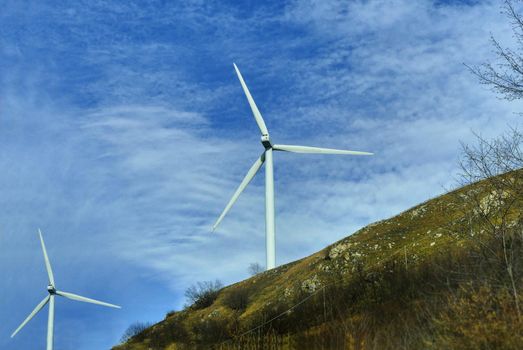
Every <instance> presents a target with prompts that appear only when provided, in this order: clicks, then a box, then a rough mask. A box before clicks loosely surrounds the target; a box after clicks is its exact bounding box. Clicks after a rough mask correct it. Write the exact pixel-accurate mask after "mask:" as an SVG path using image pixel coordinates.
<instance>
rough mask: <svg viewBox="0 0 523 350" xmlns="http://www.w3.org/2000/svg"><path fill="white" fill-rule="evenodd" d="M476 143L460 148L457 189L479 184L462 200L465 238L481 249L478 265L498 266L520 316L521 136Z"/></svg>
mask: <svg viewBox="0 0 523 350" xmlns="http://www.w3.org/2000/svg"><path fill="white" fill-rule="evenodd" d="M476 139H477V144H476V145H474V146H467V145H463V155H462V159H461V162H460V165H461V182H462V184H463V185H467V184H471V183H476V182H478V181H480V182H479V183H477V185H476V186H475V187H474V188H473V189H472V190H470V191H469V192H468V193H467V194H466V196H465V198H464V200H465V201H466V202H467V207H468V208H469V211H468V216H469V217H468V222H469V226H470V227H469V229H470V238H471V239H472V241H473V242H474V243H477V244H478V246H479V247H480V248H481V252H482V253H483V255H484V260H483V261H484V262H487V263H490V264H497V265H500V266H502V267H503V270H504V271H505V272H506V276H507V277H508V280H509V284H510V286H509V288H510V289H511V290H512V294H513V297H514V303H515V307H516V310H517V313H518V315H521V309H520V305H519V292H518V282H519V280H520V279H521V277H522V275H523V267H522V266H520V265H521V260H522V259H521V256H522V254H523V249H522V247H523V213H522V212H521V208H522V206H523V170H522V168H523V152H522V148H523V134H522V133H521V132H519V131H518V130H516V129H511V130H510V131H509V132H507V133H505V134H504V135H502V136H500V137H498V138H496V139H493V140H487V139H485V138H483V137H481V136H480V135H476ZM497 247H499V248H500V249H497ZM498 252H499V253H498Z"/></svg>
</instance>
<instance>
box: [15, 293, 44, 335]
mask: <svg viewBox="0 0 523 350" xmlns="http://www.w3.org/2000/svg"><path fill="white" fill-rule="evenodd" d="M49 298H50V295H48V296H46V297H45V298H44V300H42V301H41V302H40V304H38V305H36V307H35V308H34V310H33V311H32V312H31V313H30V314H29V316H27V318H26V319H25V320H24V322H22V324H21V325H20V326H18V328H17V329H16V330H15V331H14V332H13V334H11V338H12V337H14V336H15V335H16V334H17V333H18V332H20V330H21V329H22V328H24V326H25V325H26V324H27V322H29V321H31V319H32V318H33V317H35V315H36V314H37V313H38V312H39V311H40V310H42V308H43V307H44V306H45V304H47V303H48V302H49Z"/></svg>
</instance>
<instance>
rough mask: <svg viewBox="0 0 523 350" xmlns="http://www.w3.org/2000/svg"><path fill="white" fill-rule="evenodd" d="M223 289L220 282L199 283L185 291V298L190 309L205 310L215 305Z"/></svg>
mask: <svg viewBox="0 0 523 350" xmlns="http://www.w3.org/2000/svg"><path fill="white" fill-rule="evenodd" d="M222 288H223V284H222V282H220V281H219V280H215V281H214V282H213V281H204V282H197V283H196V284H193V285H192V286H190V287H189V288H187V289H186V290H185V297H186V298H187V301H188V303H189V306H190V307H192V308H194V309H204V308H206V307H209V306H211V305H212V303H214V301H215V300H216V298H217V297H218V294H219V292H220V289H222Z"/></svg>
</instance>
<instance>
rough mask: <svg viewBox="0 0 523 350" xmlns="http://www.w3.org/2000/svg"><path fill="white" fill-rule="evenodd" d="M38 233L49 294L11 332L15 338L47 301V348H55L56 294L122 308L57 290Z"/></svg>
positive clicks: (118, 307) (41, 239) (42, 241)
mask: <svg viewBox="0 0 523 350" xmlns="http://www.w3.org/2000/svg"><path fill="white" fill-rule="evenodd" d="M38 234H39V235H40V243H41V244H42V251H43V252H44V260H45V268H46V269H47V275H48V276H49V285H48V286H47V292H48V293H49V295H48V296H46V297H45V298H44V300H42V301H41V302H40V304H38V305H37V306H36V307H35V309H34V310H33V311H32V312H31V313H30V314H29V316H27V318H26V319H25V320H24V322H22V324H21V325H20V326H19V327H18V328H17V329H16V330H15V331H14V332H13V334H11V338H13V337H14V336H15V335H16V334H17V333H18V332H19V331H20V330H21V329H22V328H23V327H24V326H25V325H26V324H27V322H29V321H30V320H31V319H32V318H33V317H34V316H35V315H36V314H37V313H38V312H39V311H40V310H42V308H43V307H44V306H45V305H46V304H47V303H49V317H48V319H47V350H53V328H54V298H55V297H56V296H61V297H66V298H68V299H72V300H76V301H83V302H85V303H91V304H98V305H103V306H108V307H114V308H117V309H120V308H121V307H120V306H118V305H113V304H109V303H104V302H103V301H98V300H94V299H89V298H86V297H82V296H80V295H76V294H72V293H67V292H62V291H59V290H57V289H56V287H55V283H54V276H53V270H52V269H51V263H50V262H49V257H48V256H47V251H46V250H45V243H44V238H43V237H42V232H41V231H40V229H38Z"/></svg>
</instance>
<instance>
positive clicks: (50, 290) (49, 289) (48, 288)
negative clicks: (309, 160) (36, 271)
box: [47, 285, 56, 294]
mask: <svg viewBox="0 0 523 350" xmlns="http://www.w3.org/2000/svg"><path fill="white" fill-rule="evenodd" d="M47 291H48V292H49V294H56V288H55V287H54V286H52V285H48V286H47Z"/></svg>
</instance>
